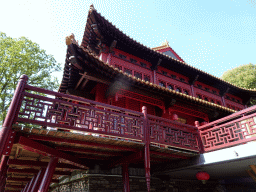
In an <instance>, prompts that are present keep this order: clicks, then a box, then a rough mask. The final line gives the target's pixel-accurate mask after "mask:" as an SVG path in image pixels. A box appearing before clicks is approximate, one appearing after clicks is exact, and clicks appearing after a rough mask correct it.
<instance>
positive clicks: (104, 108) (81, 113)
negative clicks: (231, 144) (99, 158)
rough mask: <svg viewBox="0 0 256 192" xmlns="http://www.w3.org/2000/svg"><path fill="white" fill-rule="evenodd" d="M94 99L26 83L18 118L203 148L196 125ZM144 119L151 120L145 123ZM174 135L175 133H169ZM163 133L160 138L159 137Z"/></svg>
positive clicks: (26, 121) (118, 135)
mask: <svg viewBox="0 0 256 192" xmlns="http://www.w3.org/2000/svg"><path fill="white" fill-rule="evenodd" d="M144 118H145V114H144V112H143V113H142V112H138V111H133V110H129V109H125V108H121V107H117V106H113V105H108V104H105V103H100V102H96V101H93V100H89V99H85V98H81V97H77V96H73V95H67V94H63V93H58V92H54V91H50V90H45V89H42V88H38V87H33V86H30V85H27V84H26V85H25V91H24V93H23V99H22V104H21V109H20V111H19V114H18V119H17V121H18V122H20V123H30V124H38V125H41V126H43V127H47V126H48V127H53V128H61V129H69V130H73V131H80V132H84V133H86V134H94V135H95V134H96V135H107V136H114V137H124V138H128V139H132V140H136V141H139V142H145V138H144V137H145V133H144V129H150V133H149V137H150V140H149V142H151V143H154V145H155V144H159V145H164V146H172V147H176V148H183V149H187V150H193V151H197V152H198V151H200V150H201V148H200V145H199V143H200V137H199V133H198V131H197V128H196V127H194V126H191V125H186V124H181V123H179V122H175V121H172V120H168V119H164V118H161V117H156V116H153V115H148V114H147V115H146V119H147V120H146V121H145V119H144ZM145 122H148V123H146V124H145ZM170 134H173V135H174V136H170ZM160 135H162V136H161V138H160V137H159V136H160Z"/></svg>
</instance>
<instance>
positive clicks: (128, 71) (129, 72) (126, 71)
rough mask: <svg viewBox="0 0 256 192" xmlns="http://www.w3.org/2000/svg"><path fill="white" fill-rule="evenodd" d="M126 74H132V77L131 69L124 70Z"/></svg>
mask: <svg viewBox="0 0 256 192" xmlns="http://www.w3.org/2000/svg"><path fill="white" fill-rule="evenodd" d="M124 72H125V73H128V74H130V75H132V70H130V69H126V68H125V69H124Z"/></svg>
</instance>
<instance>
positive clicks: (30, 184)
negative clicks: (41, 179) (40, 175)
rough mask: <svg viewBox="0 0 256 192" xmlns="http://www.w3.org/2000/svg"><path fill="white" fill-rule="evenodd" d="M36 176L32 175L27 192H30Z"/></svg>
mask: <svg viewBox="0 0 256 192" xmlns="http://www.w3.org/2000/svg"><path fill="white" fill-rule="evenodd" d="M36 176H37V174H35V175H34V177H33V178H32V179H31V181H30V182H29V185H28V188H27V192H31V189H32V187H33V185H34V183H35V180H36Z"/></svg>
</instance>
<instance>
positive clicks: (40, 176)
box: [31, 168, 45, 192]
mask: <svg viewBox="0 0 256 192" xmlns="http://www.w3.org/2000/svg"><path fill="white" fill-rule="evenodd" d="M44 173H45V168H42V169H41V170H40V171H39V172H38V174H37V176H36V179H35V182H34V184H33V186H32V188H31V192H37V191H38V188H39V186H40V184H41V181H42V179H43V177H44Z"/></svg>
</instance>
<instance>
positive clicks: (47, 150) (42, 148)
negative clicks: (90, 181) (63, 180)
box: [19, 136, 87, 168]
mask: <svg viewBox="0 0 256 192" xmlns="http://www.w3.org/2000/svg"><path fill="white" fill-rule="evenodd" d="M19 144H20V145H21V146H22V147H23V148H24V149H26V150H29V151H32V152H36V153H40V154H47V155H49V154H50V155H55V156H56V157H58V158H62V159H66V160H69V161H71V162H73V163H76V164H78V165H79V166H81V168H87V166H85V165H84V162H82V161H80V160H79V159H77V158H76V157H74V156H72V155H69V154H66V153H63V152H61V151H58V150H56V149H53V148H51V147H48V146H46V145H42V144H41V143H38V142H35V141H33V140H31V139H27V138H25V137H23V136H21V137H20V139H19Z"/></svg>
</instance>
